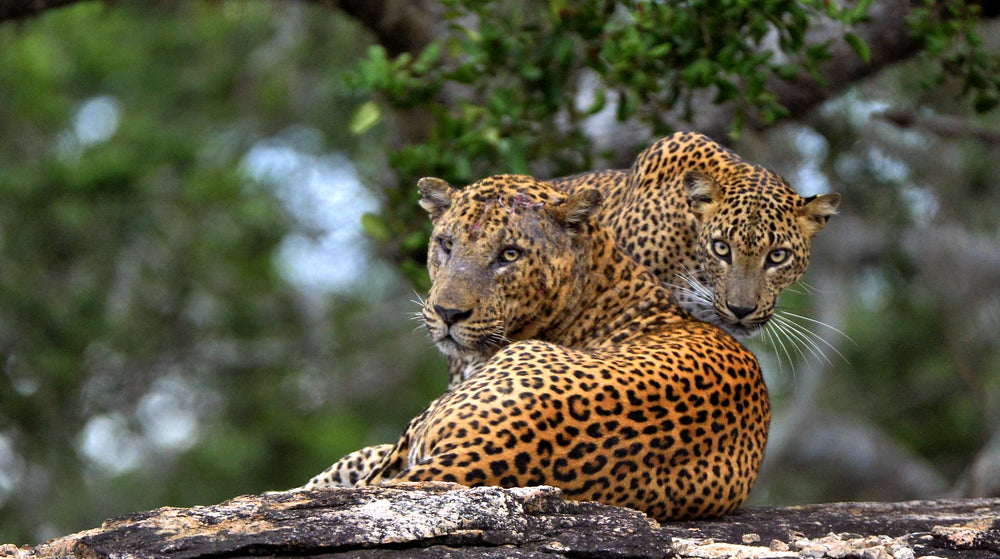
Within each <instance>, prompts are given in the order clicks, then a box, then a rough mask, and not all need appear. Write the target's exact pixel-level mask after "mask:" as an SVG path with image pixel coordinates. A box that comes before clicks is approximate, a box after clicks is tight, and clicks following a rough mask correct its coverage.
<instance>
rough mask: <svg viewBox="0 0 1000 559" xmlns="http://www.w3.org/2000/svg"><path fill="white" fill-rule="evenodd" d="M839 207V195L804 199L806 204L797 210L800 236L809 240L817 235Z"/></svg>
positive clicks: (824, 195) (823, 195) (819, 195)
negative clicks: (800, 229) (800, 230)
mask: <svg viewBox="0 0 1000 559" xmlns="http://www.w3.org/2000/svg"><path fill="white" fill-rule="evenodd" d="M839 206H840V194H818V195H816V196H810V197H808V198H806V203H805V204H803V205H802V206H799V209H798V210H797V214H798V218H799V226H800V227H801V228H802V234H803V235H805V237H806V238H807V239H811V238H812V237H813V236H814V235H815V234H816V233H819V232H820V230H821V229H823V227H824V226H826V222H827V221H829V219H830V216H832V215H835V214H836V213H837V208H838V207H839Z"/></svg>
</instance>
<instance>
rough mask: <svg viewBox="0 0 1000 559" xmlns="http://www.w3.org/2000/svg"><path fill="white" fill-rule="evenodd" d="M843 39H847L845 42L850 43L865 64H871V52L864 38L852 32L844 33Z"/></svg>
mask: <svg viewBox="0 0 1000 559" xmlns="http://www.w3.org/2000/svg"><path fill="white" fill-rule="evenodd" d="M844 40H845V41H847V44H849V45H851V48H852V49H854V52H856V53H858V56H860V57H861V60H864V62H865V64H871V61H872V53H871V50H869V49H868V45H867V44H866V43H865V40H864V39H862V38H861V37H858V36H857V35H855V34H854V33H848V34H846V35H844Z"/></svg>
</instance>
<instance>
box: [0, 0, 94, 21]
mask: <svg viewBox="0 0 1000 559" xmlns="http://www.w3.org/2000/svg"><path fill="white" fill-rule="evenodd" d="M79 1H80V0H0V22H4V21H10V20H15V19H23V18H26V17H31V16H35V15H38V14H40V13H42V12H45V11H47V10H51V9H54V8H61V7H63V6H68V5H70V4H76V3H77V2H79Z"/></svg>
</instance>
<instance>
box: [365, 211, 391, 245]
mask: <svg viewBox="0 0 1000 559" xmlns="http://www.w3.org/2000/svg"><path fill="white" fill-rule="evenodd" d="M361 228H362V229H363V230H364V232H365V234H366V235H368V236H369V237H371V238H372V239H374V240H376V241H378V242H380V243H384V242H387V241H388V240H389V239H390V238H391V237H392V233H391V232H390V231H389V226H388V225H387V224H386V223H385V220H383V219H382V218H381V217H379V216H377V215H375V214H373V213H367V212H366V213H364V214H362V216H361Z"/></svg>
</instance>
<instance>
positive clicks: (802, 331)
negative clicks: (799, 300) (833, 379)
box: [772, 314, 833, 365]
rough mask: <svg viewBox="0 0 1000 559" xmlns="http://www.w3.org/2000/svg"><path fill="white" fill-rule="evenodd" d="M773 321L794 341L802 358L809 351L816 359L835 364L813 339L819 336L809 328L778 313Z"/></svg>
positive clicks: (787, 337)
mask: <svg viewBox="0 0 1000 559" xmlns="http://www.w3.org/2000/svg"><path fill="white" fill-rule="evenodd" d="M772 321H773V322H774V325H775V327H776V328H779V329H780V331H781V333H782V334H784V335H785V336H786V339H787V340H788V341H790V342H791V343H792V347H793V348H795V349H796V351H797V352H798V354H799V357H800V358H801V359H805V357H806V352H809V354H811V355H812V356H813V357H815V358H816V359H821V360H823V361H825V362H826V364H827V365H832V364H833V363H831V362H830V359H829V358H828V357H827V356H826V354H825V353H823V351H822V348H820V347H819V344H817V343H816V342H815V340H814V339H813V338H818V336H817V335H816V334H814V333H813V332H812V331H810V330H809V329H808V328H805V327H804V326H802V325H800V324H796V323H795V322H793V321H791V320H789V319H788V318H786V317H784V316H781V315H778V314H775V315H774V316H773V317H772Z"/></svg>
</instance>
